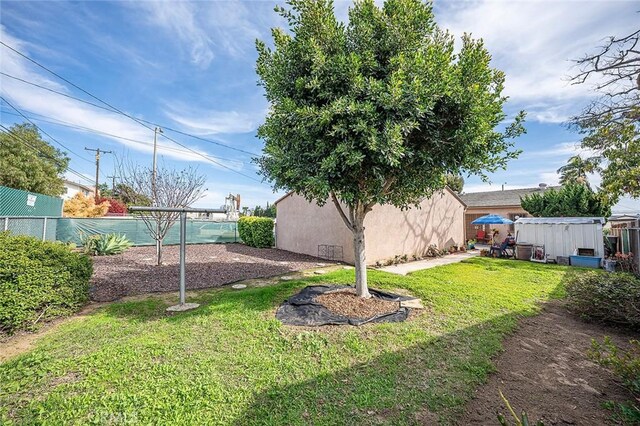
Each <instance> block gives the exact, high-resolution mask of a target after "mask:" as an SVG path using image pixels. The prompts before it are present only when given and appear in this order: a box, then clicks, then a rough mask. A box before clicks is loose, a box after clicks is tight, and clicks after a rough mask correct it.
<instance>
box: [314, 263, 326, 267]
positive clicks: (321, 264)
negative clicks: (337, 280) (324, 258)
mask: <svg viewBox="0 0 640 426" xmlns="http://www.w3.org/2000/svg"><path fill="white" fill-rule="evenodd" d="M316 266H320V267H323V266H327V264H326V263H316Z"/></svg>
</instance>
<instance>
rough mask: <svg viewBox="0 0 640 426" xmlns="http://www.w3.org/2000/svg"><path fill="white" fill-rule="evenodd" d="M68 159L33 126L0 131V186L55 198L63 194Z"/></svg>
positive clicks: (21, 126)
mask: <svg viewBox="0 0 640 426" xmlns="http://www.w3.org/2000/svg"><path fill="white" fill-rule="evenodd" d="M68 164H69V157H67V155H66V154H65V153H63V152H61V151H60V150H58V149H56V148H54V147H53V146H51V145H49V144H48V143H47V142H45V141H44V140H43V139H42V136H40V132H38V129H37V128H36V127H35V126H33V125H32V124H26V123H25V124H15V125H13V126H11V127H10V128H9V129H8V131H4V130H0V185H3V186H8V187H9V188H15V189H22V190H24V191H30V192H37V193H40V194H45V195H51V196H54V197H57V196H59V195H62V194H63V193H64V182H63V174H64V172H65V170H66V169H67V166H68Z"/></svg>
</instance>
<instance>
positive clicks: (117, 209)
mask: <svg viewBox="0 0 640 426" xmlns="http://www.w3.org/2000/svg"><path fill="white" fill-rule="evenodd" d="M104 202H107V203H109V210H107V213H115V214H125V213H127V205H126V204H124V203H123V202H122V201H120V200H116V199H115V198H107V197H100V198H98V199H97V200H96V203H97V204H103V203H104Z"/></svg>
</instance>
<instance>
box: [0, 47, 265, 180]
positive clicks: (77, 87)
mask: <svg viewBox="0 0 640 426" xmlns="http://www.w3.org/2000/svg"><path fill="white" fill-rule="evenodd" d="M0 44H2V45H3V46H5V47H6V48H8V49H10V50H11V51H13V52H15V53H17V54H18V55H20V56H22V57H23V58H25V59H27V60H28V61H29V62H31V63H33V64H35V65H37V66H38V67H40V68H42V69H44V70H45V71H47V72H49V73H51V74H53V75H54V76H56V77H58V78H59V79H60V80H62V81H64V82H66V83H68V84H70V85H71V86H73V87H75V88H76V89H78V90H80V91H81V92H83V93H85V94H87V95H88V96H90V97H92V98H93V99H95V100H97V101H98V102H100V103H102V104H104V105H106V106H108V107H109V108H111V109H113V110H114V111H116V112H118V113H120V114H122V115H124V116H125V117H128V118H129V119H131V120H133V121H135V122H136V123H138V124H140V125H141V126H143V127H145V128H147V129H149V130H154V128H152V127H149V126H148V125H146V124H145V123H144V122H143V121H141V120H140V119H138V118H136V117H134V116H132V115H130V114H127V113H126V112H124V111H122V110H120V109H119V108H117V107H115V106H113V105H111V104H110V103H108V102H106V101H104V100H102V99H100V98H99V97H97V96H95V95H93V94H91V93H89V92H88V91H86V90H85V89H83V88H82V87H80V86H78V85H77V84H75V83H73V82H71V81H69V80H67V79H66V78H64V77H62V76H61V75H59V74H58V73H56V72H55V71H53V70H51V69H49V68H47V67H45V66H44V65H42V64H40V63H39V62H37V61H36V60H34V59H31V58H30V57H28V56H27V55H25V54H23V53H21V52H19V51H18V50H16V49H14V48H13V47H11V46H9V45H8V44H6V43H5V42H3V41H2V40H0ZM163 136H164V137H165V138H167V139H169V140H170V141H172V142H173V143H175V144H177V145H180V146H181V147H183V148H185V149H188V150H189V151H192V152H193V153H194V154H196V155H198V156H200V157H202V158H204V159H205V160H207V161H210V162H211V163H213V164H217V165H218V166H220V167H222V168H225V169H227V170H229V171H231V172H233V173H236V174H239V175H241V176H244V177H246V178H247V179H251V180H253V181H256V182H259V183H262V180H259V179H256V178H255V177H253V176H249V175H247V174H245V173H242V172H239V171H237V170H234V169H232V168H231V167H228V166H226V165H224V164H222V163H220V162H218V161H215V160H212V159H211V158H209V157H207V156H205V155H203V154H201V153H199V152H197V151H194V150H193V149H191V148H189V147H188V146H186V145H183V144H181V143H180V142H178V141H176V140H175V139H173V138H170V137H169V136H167V135H163Z"/></svg>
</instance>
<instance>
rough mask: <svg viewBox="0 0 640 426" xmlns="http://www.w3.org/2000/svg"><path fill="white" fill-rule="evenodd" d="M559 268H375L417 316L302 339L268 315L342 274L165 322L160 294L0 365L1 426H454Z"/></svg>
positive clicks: (554, 289) (96, 317)
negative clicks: (416, 307)
mask: <svg viewBox="0 0 640 426" xmlns="http://www.w3.org/2000/svg"><path fill="white" fill-rule="evenodd" d="M566 272H567V270H566V269H565V268H564V267H560V266H550V265H538V264H532V263H527V262H516V261H503V260H494V259H487V258H482V259H480V258H475V259H472V260H469V261H466V262H464V263H459V264H454V265H448V266H444V267H439V268H435V269H429V270H426V271H422V272H418V273H414V274H412V275H409V276H407V277H401V276H395V275H391V274H386V273H383V272H376V271H372V272H371V273H370V275H369V277H370V286H371V287H375V288H381V289H388V290H393V289H403V290H404V291H407V292H410V293H411V294H413V295H415V296H417V297H420V298H421V299H422V300H423V303H424V304H425V306H427V307H428V309H427V310H426V311H424V312H423V313H420V314H418V315H416V316H415V317H413V318H411V319H410V320H409V321H407V322H404V323H399V324H378V325H367V326H363V327H359V328H356V327H350V326H342V327H330V328H321V329H301V328H293V327H288V326H283V325H281V324H280V323H279V322H278V321H277V320H275V319H274V311H275V308H276V307H277V306H278V305H279V304H280V303H281V302H282V301H283V300H284V299H285V298H286V297H287V296H289V295H291V294H292V293H294V292H296V291H297V290H298V289H300V288H302V287H304V286H305V285H308V284H309V283H318V282H333V283H349V282H352V281H353V271H347V270H340V271H336V272H332V273H330V274H327V275H323V276H318V277H313V278H309V279H305V280H301V281H289V282H282V283H281V284H277V285H273V286H268V287H254V288H248V289H246V290H243V291H233V290H231V289H226V288H225V289H215V290H207V291H202V292H199V293H198V294H197V296H196V297H194V298H192V300H194V299H197V301H198V302H200V303H202V306H201V307H200V308H198V309H197V310H195V311H192V312H188V313H183V314H180V315H177V316H173V317H167V316H165V314H164V309H165V307H166V306H167V303H166V302H165V299H166V297H165V298H154V297H150V298H148V299H146V300H143V301H136V302H121V303H114V304H111V305H109V306H108V307H105V308H102V309H100V310H97V311H95V312H93V313H92V314H90V315H88V316H87V317H82V318H77V319H74V320H72V321H68V322H66V323H64V324H63V325H61V326H60V327H58V328H57V329H56V330H55V331H54V332H52V333H49V334H47V335H46V336H45V337H44V338H42V339H41V340H40V341H39V342H38V343H37V346H36V348H35V349H34V350H32V351H31V352H29V353H27V354H24V355H22V356H20V357H18V358H14V359H12V360H10V361H8V362H6V363H4V364H2V365H0V378H1V379H0V423H9V424H11V423H16V424H29V425H32V424H52V425H58V424H198V425H201V424H237V425H246V424H273V425H275V424H328V425H336V424H379V423H388V424H412V423H416V422H425V423H429V422H430V421H431V422H432V421H433V419H437V418H439V419H440V422H441V423H445V424H447V423H451V422H452V421H454V420H455V417H456V415H458V414H459V413H460V412H461V410H463V408H464V403H465V401H466V400H468V399H469V398H470V396H471V395H472V392H473V389H474V388H475V387H477V386H478V385H479V384H480V383H482V382H483V381H484V380H485V378H486V376H487V374H488V373H490V372H491V370H492V364H491V360H490V358H491V357H492V356H494V355H496V353H497V352H499V351H500V349H501V341H502V339H503V338H504V337H505V334H506V333H508V332H509V331H511V330H513V329H514V327H515V326H516V324H517V320H518V318H519V317H521V316H523V315H533V314H535V313H536V312H537V309H538V308H537V306H538V303H539V302H540V301H544V300H546V299H549V298H553V297H561V296H562V294H563V288H562V281H563V277H564V275H565V273H566Z"/></svg>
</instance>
